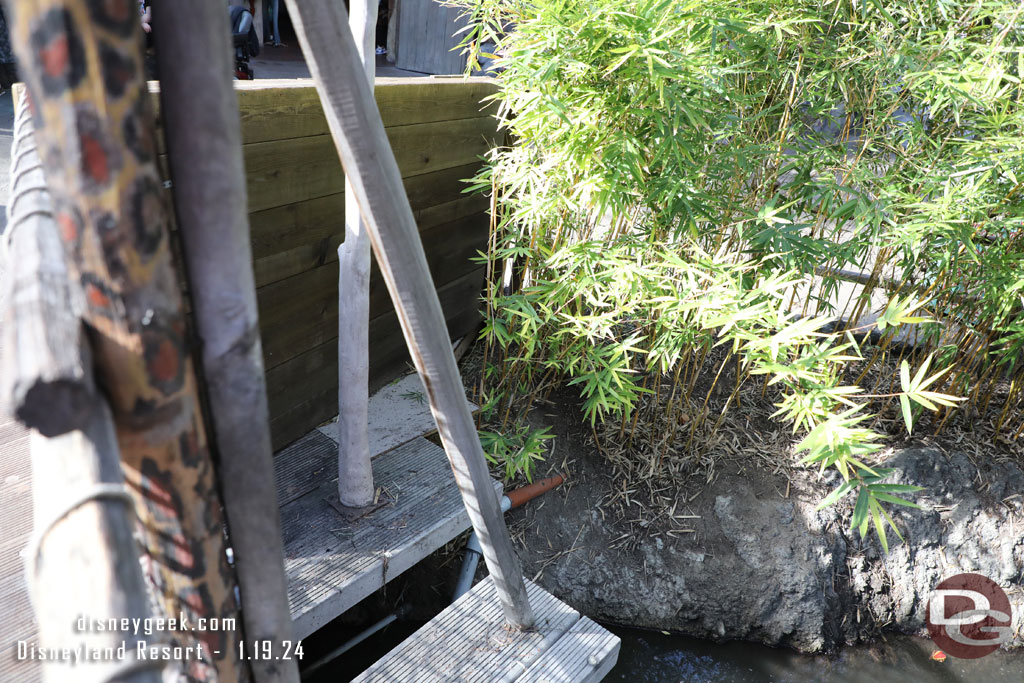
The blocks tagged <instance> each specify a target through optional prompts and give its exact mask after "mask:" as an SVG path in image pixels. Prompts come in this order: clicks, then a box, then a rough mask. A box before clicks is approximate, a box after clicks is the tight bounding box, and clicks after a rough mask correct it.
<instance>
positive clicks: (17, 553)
mask: <svg viewBox="0 0 1024 683" xmlns="http://www.w3.org/2000/svg"><path fill="white" fill-rule="evenodd" d="M31 533H32V467H31V461H30V460H29V457H28V432H27V431H26V430H25V429H23V428H22V426H21V425H19V424H18V423H17V422H14V421H13V420H11V419H10V418H9V417H7V416H6V415H3V414H0V681H4V683H7V681H11V683H14V682H18V683H22V682H24V683H34V682H35V681H38V680H40V679H41V673H42V672H41V671H40V667H39V665H38V663H37V662H31V661H29V662H19V661H16V660H15V658H14V655H15V644H16V643H17V641H19V640H29V641H35V639H36V631H37V627H36V622H35V617H34V616H33V614H32V606H31V605H30V603H29V600H28V587H27V586H26V584H25V572H24V560H23V559H22V556H21V553H22V550H24V548H25V545H26V544H27V543H28V537H29V534H31Z"/></svg>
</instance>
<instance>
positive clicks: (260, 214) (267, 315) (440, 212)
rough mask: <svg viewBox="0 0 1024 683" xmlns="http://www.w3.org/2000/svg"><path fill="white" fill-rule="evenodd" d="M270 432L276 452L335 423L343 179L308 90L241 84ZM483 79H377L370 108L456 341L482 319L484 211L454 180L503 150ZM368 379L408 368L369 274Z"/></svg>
mask: <svg viewBox="0 0 1024 683" xmlns="http://www.w3.org/2000/svg"><path fill="white" fill-rule="evenodd" d="M236 87H237V93H238V97H239V110H240V116H241V122H242V138H243V142H244V145H243V152H244V154H245V161H246V176H247V180H248V191H249V211H250V215H249V218H250V228H251V240H252V250H253V261H254V263H253V266H254V271H255V276H256V285H257V298H258V301H259V313H260V333H261V336H262V341H263V351H264V364H265V368H266V371H267V391H268V395H269V396H268V398H269V404H270V417H271V433H272V437H273V441H274V447H275V449H279V448H281V447H282V446H284V445H286V444H287V443H289V442H291V441H293V440H294V439H296V438H298V437H300V436H302V435H303V434H305V433H306V432H308V431H309V430H310V429H312V428H314V427H316V426H317V425H318V424H320V423H321V422H323V421H325V420H327V419H329V418H331V417H333V416H334V415H335V414H336V413H337V404H336V399H337V381H338V380H337V358H336V355H337V328H338V306H337V296H338V291H337V283H338V263H337V261H338V257H337V246H338V244H339V243H340V242H341V241H342V240H343V239H344V213H345V208H344V207H345V196H344V192H343V188H344V175H343V173H342V170H341V164H340V163H339V161H338V158H337V155H336V152H335V149H334V145H333V142H332V141H331V138H330V135H329V133H328V130H327V123H326V120H325V118H324V115H323V111H322V110H321V108H320V101H319V98H318V97H317V94H316V91H315V89H314V88H313V86H312V83H311V82H310V81H308V80H305V81H255V82H250V83H238V84H237V86H236ZM494 91H495V86H494V84H493V82H491V81H489V80H487V79H480V78H474V79H468V80H454V79H453V80H448V79H436V80H435V79H426V78H416V79H393V78H378V79H377V82H376V98H377V102H378V106H379V107H380V109H381V115H382V117H383V119H384V123H385V126H386V127H387V133H388V137H389V139H390V141H391V144H392V147H393V149H394V151H395V156H396V159H397V160H398V163H399V168H400V169H401V172H402V176H403V181H404V183H405V189H406V193H407V194H408V196H409V201H410V204H411V205H412V209H413V211H414V214H415V216H416V219H417V224H418V227H419V229H420V235H421V238H422V239H423V242H424V246H425V248H426V252H427V259H428V262H429V265H430V268H431V274H432V276H433V278H434V283H435V286H436V287H437V289H438V294H439V296H440V298H441V303H442V307H443V308H444V312H445V317H446V319H447V323H448V328H449V332H450V333H451V335H452V337H453V338H457V337H460V336H463V335H465V334H467V333H469V332H471V331H472V330H473V329H474V328H475V326H476V324H477V322H478V321H479V296H480V289H481V286H482V284H483V275H484V272H483V270H482V269H481V268H480V265H479V264H477V263H474V262H472V261H471V260H470V259H471V258H472V257H473V256H475V255H476V253H477V252H478V251H481V250H484V249H485V248H486V242H487V226H488V222H489V218H488V214H487V213H486V211H487V208H488V200H487V198H486V197H483V196H479V195H469V194H466V193H464V192H463V190H465V188H466V184H465V183H463V182H462V181H463V180H464V179H466V178H470V177H472V176H473V175H474V174H475V173H476V172H477V171H478V170H479V168H480V164H481V161H480V157H481V156H482V155H484V154H485V153H486V152H487V150H488V149H489V148H490V147H492V146H493V145H494V144H495V141H496V139H497V138H498V132H497V122H496V120H495V119H494V118H493V116H492V115H491V112H493V110H494V107H493V105H488V104H487V103H486V102H483V100H484V99H485V98H486V97H487V96H488V95H490V94H492V93H493V92H494ZM370 286H371V290H370V297H371V300H370V316H371V323H370V381H371V385H372V386H381V385H382V384H384V383H385V382H387V381H389V380H390V379H392V378H393V377H395V376H397V375H398V374H399V373H401V372H402V371H404V370H405V368H406V362H407V358H408V356H407V354H406V351H405V342H404V339H403V337H402V335H401V331H400V328H399V326H398V321H397V318H396V317H395V314H394V310H393V308H392V306H391V302H390V298H389V297H388V295H387V292H386V289H385V287H384V286H383V281H382V280H381V278H380V274H379V272H378V271H377V268H376V265H374V268H373V271H372V273H371V285H370Z"/></svg>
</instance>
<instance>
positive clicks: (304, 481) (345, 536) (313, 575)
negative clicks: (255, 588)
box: [275, 431, 501, 638]
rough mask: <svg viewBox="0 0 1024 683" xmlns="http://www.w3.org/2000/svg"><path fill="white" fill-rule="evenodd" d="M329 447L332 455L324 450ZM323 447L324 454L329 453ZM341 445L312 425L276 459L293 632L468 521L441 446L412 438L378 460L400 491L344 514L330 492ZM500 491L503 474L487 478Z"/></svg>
mask: <svg viewBox="0 0 1024 683" xmlns="http://www.w3.org/2000/svg"><path fill="white" fill-rule="evenodd" d="M327 453H329V455H327ZM325 455H326V456H327V457H325ZM336 457H337V447H336V446H335V445H334V443H333V442H332V441H330V439H328V438H327V437H326V436H324V435H323V434H321V433H320V432H317V431H314V432H312V433H311V434H308V435H307V436H305V437H304V438H302V439H301V440H300V441H298V442H296V443H295V444H293V445H292V446H290V447H289V448H287V449H285V450H284V451H283V452H282V453H281V454H280V455H279V456H278V457H277V459H276V462H275V465H276V469H277V472H278V496H279V497H281V499H282V500H287V501H288V502H287V503H286V504H285V505H283V506H282V508H281V519H282V529H283V532H284V537H285V566H286V568H287V572H288V597H289V601H290V603H291V610H292V619H293V630H294V636H295V637H296V638H305V637H307V636H309V635H310V634H311V633H313V632H314V631H315V630H317V629H318V628H320V627H321V626H323V625H324V624H326V623H327V622H329V621H331V620H332V619H334V618H335V617H337V616H338V615H339V614H341V613H342V612H344V611H345V610H347V609H348V608H350V607H352V606H353V605H355V604H356V603H357V602H359V601H360V600H362V599H363V598H365V597H366V596H368V595H370V594H371V593H373V592H374V591H375V590H377V589H379V588H380V587H381V586H383V585H384V584H385V583H386V582H388V581H390V580H392V579H393V578H395V577H396V576H398V575H399V574H401V573H402V572H404V571H405V570H407V569H408V568H409V567H411V566H412V565H414V564H415V563H417V562H419V561H420V560H422V559H423V558H424V557H426V556H427V555H429V554H430V553H431V552H432V551H433V549H436V548H438V547H440V546H442V545H444V544H445V543H447V542H448V541H450V540H452V539H453V538H454V537H456V536H458V535H459V534H460V533H462V532H463V531H465V530H466V528H467V527H469V517H468V515H467V513H466V508H465V506H464V505H463V504H462V498H461V497H460V496H459V490H458V487H457V486H456V485H455V481H454V479H452V476H451V470H450V469H449V465H448V462H447V460H446V459H445V457H444V451H442V450H441V449H440V448H439V447H438V446H436V445H435V444H433V443H431V442H430V441H427V440H426V439H415V440H413V441H410V442H409V443H407V444H405V445H403V446H400V447H398V448H395V449H393V450H391V451H389V452H387V453H385V454H383V455H381V456H380V457H379V458H376V459H374V461H373V479H374V482H375V483H376V484H377V485H378V486H381V487H384V488H385V489H386V490H388V491H391V492H392V494H393V495H394V496H395V499H394V500H393V501H392V502H390V503H389V504H387V505H385V506H383V507H381V508H379V509H377V510H374V511H373V512H372V513H370V514H369V515H367V516H365V517H362V518H360V519H359V520H357V521H355V522H344V521H342V520H340V519H339V517H338V513H337V512H336V511H335V510H334V509H333V508H332V507H330V506H329V505H328V504H327V502H326V500H325V499H326V498H327V497H328V496H329V495H330V494H331V492H332V491H333V490H334V488H335V485H334V483H333V482H332V481H331V479H330V478H329V477H328V478H324V477H323V476H322V475H321V476H319V477H312V476H308V475H307V472H309V471H314V472H315V471H316V470H318V469H319V470H321V471H323V470H325V469H326V470H330V469H332V468H334V467H335V466H336V465H335V462H334V461H335V458H336ZM489 483H490V484H491V485H492V486H493V487H494V488H495V490H496V491H500V490H501V484H499V483H498V482H494V481H491V482H489Z"/></svg>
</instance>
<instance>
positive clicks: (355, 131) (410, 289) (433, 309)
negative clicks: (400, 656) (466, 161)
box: [287, 0, 534, 629]
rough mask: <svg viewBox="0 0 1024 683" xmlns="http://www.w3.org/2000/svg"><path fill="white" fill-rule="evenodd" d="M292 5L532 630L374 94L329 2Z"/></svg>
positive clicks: (506, 601) (412, 331)
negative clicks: (362, 74) (363, 76)
mask: <svg viewBox="0 0 1024 683" xmlns="http://www.w3.org/2000/svg"><path fill="white" fill-rule="evenodd" d="M287 5H288V9H289V14H290V16H291V18H292V21H293V23H294V26H295V29H296V33H297V34H298V37H299V41H300V43H301V44H302V50H303V54H305V55H306V56H307V61H308V63H309V67H310V71H311V73H312V74H313V79H314V80H315V81H316V84H317V91H318V92H319V94H320V98H321V102H323V104H324V112H325V114H326V116H327V122H328V125H329V126H330V129H331V134H332V136H333V137H334V141H335V145H336V147H337V151H338V156H339V158H340V159H341V160H342V164H343V166H344V168H345V170H346V174H347V177H348V180H349V182H350V183H351V186H352V190H353V193H354V195H355V197H356V199H357V200H358V202H359V207H360V210H361V212H362V214H363V218H364V219H365V221H366V227H367V231H368V232H369V234H370V239H371V241H372V243H373V250H374V254H375V255H376V256H377V262H378V264H379V265H380V268H381V272H382V274H383V275H384V278H385V280H386V281H387V283H388V289H389V291H390V292H391V296H392V298H393V300H394V303H395V311H396V312H397V314H398V318H399V322H400V323H401V325H402V332H403V335H404V336H405V338H406V342H407V344H408V346H409V349H410V354H411V356H412V359H413V363H414V364H415V366H416V369H417V370H418V371H419V374H420V377H421V378H422V379H423V383H424V385H425V387H426V389H427V398H428V400H429V402H430V406H431V412H432V413H433V414H434V419H435V420H436V422H437V425H438V433H439V434H440V436H441V441H442V443H443V444H444V447H445V452H446V454H447V455H448V459H449V462H450V463H451V466H452V470H453V472H454V474H455V480H456V482H457V483H458V486H459V489H460V491H461V493H462V497H463V501H464V503H465V506H466V509H467V511H468V513H469V517H470V520H471V521H472V523H473V529H474V531H475V533H476V535H477V538H479V540H480V544H481V546H482V547H483V551H484V559H485V560H486V561H487V567H488V570H489V571H490V574H491V577H492V579H493V581H494V584H495V587H496V590H497V593H498V598H499V600H500V602H501V604H502V607H503V611H504V613H505V617H506V619H508V621H509V622H510V623H511V624H512V625H513V626H515V627H516V628H520V629H527V628H529V627H530V626H532V625H533V622H534V618H533V612H532V610H531V608H530V602H529V599H528V597H527V594H526V588H525V585H524V583H523V576H522V571H521V569H520V567H519V561H518V559H517V558H516V555H515V552H514V551H513V549H512V543H511V539H510V538H509V535H508V530H507V529H506V527H505V520H504V517H503V515H502V513H501V510H500V509H499V507H498V497H497V496H496V495H495V493H494V490H493V489H492V488H490V476H489V474H488V470H487V462H486V460H485V459H484V454H483V450H482V448H481V446H480V441H479V438H478V437H477V432H476V426H475V425H474V423H473V418H472V415H471V414H470V412H469V410H468V408H467V406H466V400H465V392H464V390H463V387H462V382H461V379H460V377H459V370H458V367H457V366H456V364H455V358H454V356H453V355H452V349H451V345H450V340H449V338H448V333H447V329H446V327H445V323H444V314H443V312H442V309H441V305H440V303H439V301H438V297H437V292H436V291H435V289H434V284H433V282H432V280H431V277H430V272H429V269H428V266H427V259H426V256H425V255H424V252H423V246H422V244H421V242H420V240H419V236H418V231H417V229H416V223H415V219H414V218H413V214H412V209H411V207H410V205H409V201H408V199H407V198H406V196H405V192H404V189H403V187H402V176H401V172H400V171H399V166H398V163H397V162H396V159H395V156H394V154H392V152H391V147H390V144H389V142H388V138H387V134H386V133H385V129H384V124H383V122H382V121H381V118H380V114H379V112H378V110H377V106H376V103H375V102H374V100H373V95H372V93H371V91H370V86H369V85H368V84H367V83H366V81H365V80H364V79H363V78H362V77H361V74H360V73H359V71H360V70H359V66H360V65H359V61H358V54H357V53H356V49H355V45H354V44H353V41H352V36H351V35H350V34H349V32H348V30H347V28H346V27H345V26H344V25H343V13H342V12H341V10H340V8H339V7H337V6H336V4H334V3H332V2H331V1H330V0H306V1H304V2H298V1H297V0H287Z"/></svg>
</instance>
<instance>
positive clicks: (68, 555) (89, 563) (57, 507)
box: [0, 89, 163, 683]
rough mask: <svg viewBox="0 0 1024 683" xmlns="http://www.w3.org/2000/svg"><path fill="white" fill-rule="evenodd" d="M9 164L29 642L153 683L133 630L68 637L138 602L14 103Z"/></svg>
mask: <svg viewBox="0 0 1024 683" xmlns="http://www.w3.org/2000/svg"><path fill="white" fill-rule="evenodd" d="M22 94H23V91H21V89H19V90H18V95H19V96H20V95H22ZM20 99H21V98H20V97H19V103H20V104H23V103H21V102H20ZM11 157H12V162H13V163H12V169H11V170H12V174H11V177H12V188H11V189H12V193H11V196H12V201H11V203H10V205H9V206H10V222H9V224H8V231H7V233H6V234H5V235H4V238H5V239H6V240H7V241H8V254H7V256H8V259H9V263H10V265H11V270H10V272H8V273H7V276H6V279H7V281H8V283H9V288H8V292H9V294H8V298H7V301H8V304H9V305H8V307H7V309H6V311H5V318H4V320H3V324H2V328H0V329H2V331H3V334H4V339H5V341H4V344H3V348H4V349H5V353H4V376H3V379H4V381H5V384H7V383H9V384H10V385H13V387H15V388H19V387H20V388H27V390H25V391H17V392H16V393H15V394H14V402H13V406H12V407H13V408H14V411H13V412H14V414H15V415H16V416H17V417H18V420H19V421H20V422H21V423H22V424H24V425H26V426H28V427H39V426H41V427H42V429H44V430H45V435H44V433H41V431H40V430H39V429H33V431H32V433H31V437H30V449H31V453H32V471H33V475H32V480H33V485H32V500H33V513H34V528H35V533H34V534H33V536H32V539H31V541H30V543H29V548H28V554H27V558H26V560H27V565H28V567H27V569H28V571H27V572H26V578H27V580H28V585H29V594H30V595H31V597H32V605H33V608H34V611H35V615H36V622H37V623H38V624H39V640H38V645H39V646H41V647H43V648H47V649H48V650H49V649H51V648H54V649H58V650H59V649H61V648H65V647H68V648H72V649H73V648H77V647H81V646H83V645H85V646H87V647H90V648H101V650H102V649H104V648H113V650H112V654H111V656H109V657H104V658H103V661H100V662H98V663H96V664H91V665H89V664H86V665H83V666H90V671H91V672H93V674H94V675H96V674H99V675H100V677H101V678H102V677H104V676H105V677H106V678H108V679H111V680H112V679H113V678H114V676H118V680H123V681H133V682H136V683H143V682H145V683H158V682H159V681H160V680H161V674H160V672H161V670H162V669H163V662H160V661H149V662H144V661H139V660H137V659H136V656H135V654H136V645H137V643H138V642H139V640H140V639H142V638H145V634H144V633H132V632H130V631H129V632H122V631H112V630H102V631H98V630H96V629H93V628H85V629H80V628H78V627H79V626H80V624H79V623H78V620H79V618H80V617H81V616H82V615H88V616H89V617H91V618H93V619H100V620H108V619H122V618H127V619H145V618H147V617H149V616H150V612H149V599H148V597H147V594H146V586H145V584H144V582H143V578H142V569H141V568H140V567H139V557H138V551H137V546H136V543H135V539H134V538H133V537H132V532H133V531H134V528H135V513H134V509H133V507H132V499H131V497H130V495H129V494H128V490H127V489H126V488H125V486H124V476H123V475H122V473H121V465H120V461H119V458H118V452H117V443H116V441H115V439H114V431H113V423H112V421H111V418H110V411H109V409H108V408H107V406H106V403H105V402H104V401H103V399H102V397H100V396H99V395H98V394H97V392H96V387H95V384H94V383H93V380H92V363H91V358H90V356H89V350H88V347H87V341H86V339H85V335H84V334H83V330H82V324H81V321H80V319H79V317H78V310H79V308H80V304H78V303H76V302H75V301H74V299H73V297H72V293H71V291H70V290H69V288H68V280H67V268H66V266H65V263H64V251H63V248H62V247H61V244H60V238H59V237H58V236H57V226H56V225H55V224H54V221H53V213H52V202H51V200H50V195H49V191H48V190H47V188H46V184H45V182H44V180H43V176H42V170H41V168H40V165H39V158H38V155H37V154H36V150H35V143H34V140H33V137H32V123H31V116H30V114H29V111H28V109H27V108H26V107H24V106H21V107H20V109H19V111H18V113H17V116H16V122H15V134H14V142H13V147H12V150H11ZM4 395H5V396H6V395H7V393H6V392H4ZM47 400H48V401H49V411H48V412H46V413H45V414H44V411H43V408H44V405H45V403H46V402H47ZM121 648H123V649H121ZM73 666H74V662H72V661H67V660H60V659H49V660H46V661H45V662H44V663H43V667H42V673H43V678H44V680H46V681H55V682H56V681H67V680H69V679H70V678H71V677H72V674H71V670H72V667H73Z"/></svg>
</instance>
